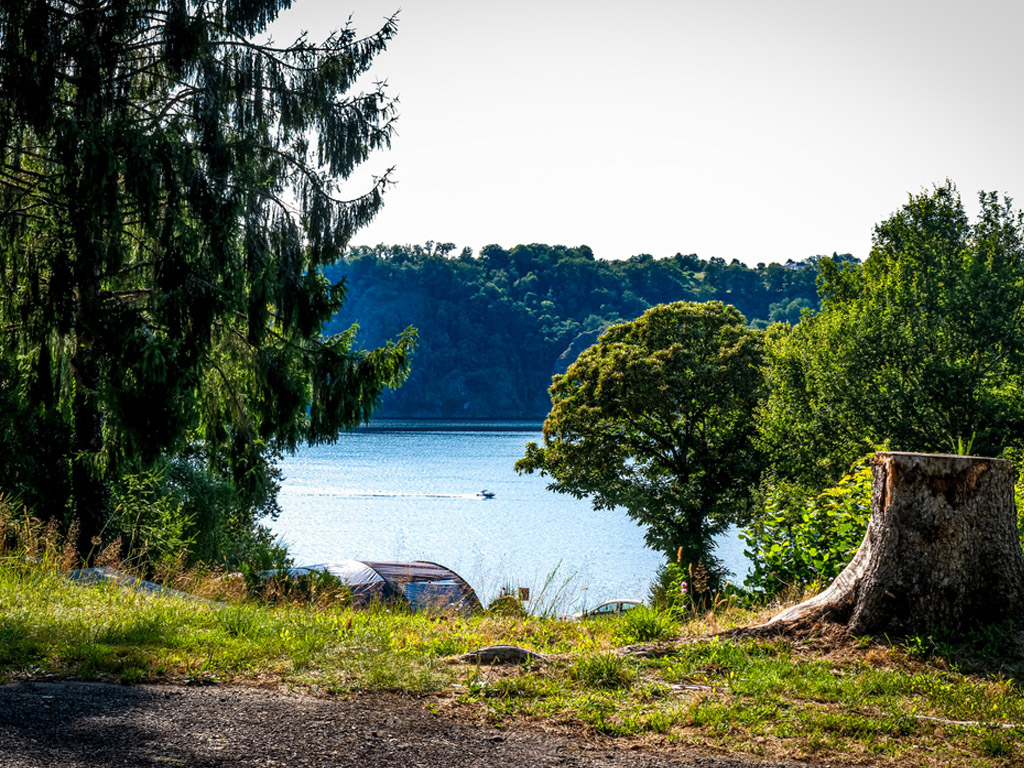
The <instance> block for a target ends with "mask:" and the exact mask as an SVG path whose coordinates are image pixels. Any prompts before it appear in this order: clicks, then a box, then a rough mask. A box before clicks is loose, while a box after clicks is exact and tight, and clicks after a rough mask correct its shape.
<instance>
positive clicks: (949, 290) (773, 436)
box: [759, 182, 1024, 489]
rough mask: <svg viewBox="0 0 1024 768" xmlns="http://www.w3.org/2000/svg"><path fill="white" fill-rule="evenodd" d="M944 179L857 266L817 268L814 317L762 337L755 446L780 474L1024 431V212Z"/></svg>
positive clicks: (813, 481)
mask: <svg viewBox="0 0 1024 768" xmlns="http://www.w3.org/2000/svg"><path fill="white" fill-rule="evenodd" d="M980 204H981V213H980V215H979V217H978V220H977V222H975V223H974V224H971V223H970V222H969V221H968V219H967V216H966V214H965V212H964V208H963V204H962V203H961V200H960V197H959V195H958V194H957V192H956V189H955V188H954V187H953V185H952V184H950V183H948V182H947V183H946V184H945V185H943V186H940V187H937V188H936V189H934V190H933V191H932V192H931V193H922V194H920V195H916V196H911V198H910V200H909V201H908V203H907V204H906V205H905V206H904V207H903V208H902V209H900V210H899V211H898V212H896V213H895V214H893V215H892V216H891V217H890V218H889V219H887V220H886V221H884V222H882V223H881V224H879V225H878V226H877V227H876V228H875V234H874V244H873V247H872V251H871V255H870V257H869V258H868V260H867V261H866V262H865V263H864V264H863V265H862V266H860V267H851V266H842V267H837V266H836V264H835V263H834V262H830V261H822V262H820V263H819V269H820V278H819V279H820V291H821V298H822V306H821V310H820V311H819V312H817V313H815V314H813V315H805V316H804V317H803V319H801V321H800V322H799V323H798V324H797V325H796V326H793V327H792V328H790V327H787V326H784V325H780V326H775V327H773V328H772V329H771V330H770V332H769V333H768V334H767V336H766V339H765V350H766V358H767V373H766V377H767V385H768V392H769V394H768V399H767V401H766V403H765V405H764V407H763V408H762V409H761V412H760V416H759V429H760V435H761V444H762V447H763V448H764V449H765V450H766V451H767V452H768V453H770V454H771V455H772V456H773V457H774V464H775V472H776V474H777V476H778V477H780V478H783V479H785V480H788V481H791V482H797V483H799V484H802V485H805V486H807V487H809V488H815V489H821V488H823V487H826V486H827V485H829V484H830V483H833V482H835V480H836V479H838V477H840V476H841V474H842V473H843V472H844V471H845V468H846V467H848V466H849V465H850V464H851V463H852V462H853V461H854V460H855V459H856V457H857V456H858V455H860V454H861V453H863V451H864V446H865V442H868V443H871V444H879V443H883V442H885V443H887V444H888V445H890V446H891V448H892V449H893V450H909V451H938V452H943V451H945V450H948V449H949V445H950V443H951V442H952V443H956V441H957V440H960V441H967V440H969V441H971V443H972V445H973V449H974V450H975V451H976V452H978V453H980V454H981V455H998V454H999V453H1000V452H1001V451H1002V450H1003V449H1004V448H1005V447H1006V446H1009V445H1017V444H1019V443H1020V435H1021V434H1024V431H1022V429H1024V217H1022V214H1021V213H1020V212H1018V211H1015V210H1014V209H1013V207H1012V204H1011V202H1010V201H1009V200H1008V199H1004V200H999V199H998V198H997V197H996V196H995V195H994V194H985V193H983V194H982V195H981V196H980Z"/></svg>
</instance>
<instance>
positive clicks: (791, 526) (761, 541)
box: [740, 457, 872, 594]
mask: <svg viewBox="0 0 1024 768" xmlns="http://www.w3.org/2000/svg"><path fill="white" fill-rule="evenodd" d="M869 460H870V457H867V458H865V459H863V460H862V461H861V462H859V463H858V464H857V465H856V466H855V467H853V469H852V470H850V471H849V472H848V473H847V474H845V475H843V477H842V479H841V480H840V481H839V482H838V483H837V484H836V485H834V486H833V487H831V488H828V489H827V490H825V491H823V492H822V493H820V494H817V495H812V496H810V497H807V496H806V495H801V494H800V493H799V492H794V490H793V489H792V488H785V487H784V486H775V487H774V488H773V489H772V493H771V494H770V495H769V498H768V499H767V500H766V501H765V503H764V509H763V512H762V514H760V515H759V516H758V517H757V519H756V520H755V521H754V523H753V524H752V525H751V526H750V527H749V528H747V529H746V530H745V531H744V532H743V533H741V534H740V536H741V538H742V539H743V540H744V541H745V542H746V543H747V544H748V545H749V549H747V551H746V553H745V554H746V555H747V557H749V558H750V560H751V562H752V563H753V570H752V572H751V574H750V576H748V577H747V582H746V583H747V585H748V586H749V587H752V588H754V589H758V590H761V591H763V592H765V593H767V594H774V593H776V592H778V591H780V590H784V589H787V588H789V589H797V590H800V591H802V590H803V589H804V588H805V587H806V588H810V589H816V588H820V587H823V586H826V585H827V584H828V583H829V582H831V581H832V579H834V578H835V577H836V576H838V575H839V573H840V572H841V571H842V570H843V568H845V567H846V565H847V563H849V562H850V560H852V559H853V555H854V553H856V551H857V548H858V547H860V544H861V542H862V541H863V539H864V532H865V531H866V530H867V527H868V520H869V519H870V517H871V480H872V475H871V466H870V463H869ZM787 491H789V492H788V493H787Z"/></svg>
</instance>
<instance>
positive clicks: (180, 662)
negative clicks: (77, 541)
mask: <svg viewBox="0 0 1024 768" xmlns="http://www.w3.org/2000/svg"><path fill="white" fill-rule="evenodd" d="M757 618H758V617H757V616H755V614H753V613H750V612H748V611H744V610H742V609H739V608H735V607H729V608H727V609H724V611H721V612H719V613H716V614H710V615H705V616H701V617H699V618H698V619H694V620H693V621H691V622H689V623H685V624H680V623H678V622H677V621H676V620H675V619H673V618H671V617H669V616H668V615H666V614H661V613H658V612H657V611H653V610H648V609H644V610H642V611H633V612H630V613H627V614H625V615H623V616H621V617H616V618H612V619H606V620H600V621H587V622H573V621H559V620H556V619H553V618H542V617H514V616H494V615H481V616H476V617H472V618H462V617H453V616H425V615H410V614H407V613H402V612H389V611H387V610H385V609H376V610H370V611H353V610H351V609H348V608H344V607H339V606H331V605H320V606H312V605H261V604H256V603H252V602H226V603H204V602H193V601H186V600H181V599H177V598H172V597H155V596H149V595H140V594H135V593H130V592H125V591H123V590H121V589H118V588H116V587H108V586H83V585H79V584H73V583H70V582H68V581H66V580H65V579H63V578H62V577H61V576H60V575H59V573H58V572H57V570H56V568H47V567H45V566H41V565H33V566H28V565H25V564H24V562H23V561H18V560H17V559H8V560H5V561H2V563H0V678H6V679H19V678H25V677H37V676H41V675H45V674H52V675H58V676H74V677H78V678H83V679H90V680H109V681H114V682H121V683H138V682H147V681H148V682H153V681H163V680H166V681H175V682H192V683H216V682H227V681H233V682H245V681H265V680H268V679H270V680H278V681H282V682H284V683H286V684H290V685H298V686H305V687H308V688H310V689H313V690H317V691H321V692H332V693H345V692H348V691H353V690H367V691H394V690H400V691H411V692H417V693H420V694H427V695H431V696H433V697H434V698H433V702H434V704H433V705H434V706H438V707H442V706H446V705H455V704H460V706H462V707H466V706H469V707H471V708H473V709H474V710H475V711H476V712H477V713H478V714H480V715H482V716H484V717H486V718H489V719H490V720H491V721H492V722H493V723H495V724H497V725H505V724H508V723H510V722H512V721H516V720H527V719H531V718H546V719H553V720H555V721H558V722H562V723H564V724H566V725H568V726H575V727H578V728H581V729H589V730H593V731H595V732H597V733H601V734H606V735H608V736H611V737H616V738H623V739H638V740H647V741H653V742H656V743H661V744H679V745H696V746H699V747H700V748H702V749H708V748H712V749H714V748H721V749H728V750H737V751H739V752H742V753H746V754H749V755H753V756H760V757H766V758H773V759H778V758H789V759H806V760H813V761H827V762H838V763H844V762H860V763H867V764H871V763H877V764H885V763H893V762H898V763H899V764H901V765H919V766H940V765H941V766H1004V765H1005V766H1010V765H1019V764H1021V762H1022V761H1024V750H1022V748H1021V743H1022V742H1024V727H1016V728H1014V729H1009V730H1006V729H1002V728H994V727H990V725H991V724H1003V723H1011V724H1018V726H1019V725H1020V724H1024V692H1022V689H1021V670H1022V669H1024V666H1021V659H1020V658H1017V657H1011V656H1008V655H1006V654H1007V653H1008V651H1007V644H1006V642H1005V640H1006V638H1005V637H1004V636H1002V635H1000V634H999V633H998V632H997V633H990V636H987V637H985V638H979V639H978V640H977V642H975V643H974V644H973V645H972V646H971V647H959V648H955V647H953V646H952V645H951V644H949V643H948V642H945V641H932V640H929V641H927V642H925V641H923V640H921V641H917V640H912V641H911V642H909V643H904V644H902V645H897V646H893V647H890V646H881V645H877V644H873V643H870V642H868V641H866V640H865V641H864V642H862V643H859V644H858V643H851V644H850V645H849V646H848V647H845V648H843V649H839V651H833V652H831V653H830V654H829V655H828V656H826V657H822V656H820V655H815V653H814V652H813V651H812V650H810V649H808V648H806V647H801V646H796V647H794V646H793V645H792V644H790V643H787V642H784V641H780V640H774V641H766V640H756V641H755V640H724V639H715V638H713V637H709V636H708V635H709V633H711V632H716V631H721V630H724V629H728V628H730V627H733V626H738V625H744V624H749V623H753V622H755V621H756V620H757ZM673 636H681V637H683V638H684V639H686V642H683V643H681V644H679V645H678V646H676V647H675V648H674V650H672V651H671V652H669V653H667V654H666V655H663V656H660V657H656V658H635V657H632V656H622V655H619V654H617V653H616V649H617V648H619V647H621V646H624V645H630V644H634V643H637V642H648V641H664V640H666V639H667V638H669V637H673ZM497 643H509V644H514V645H519V646H522V647H525V648H529V649H531V650H534V651H537V652H540V653H542V654H545V655H547V656H548V657H549V660H548V661H547V662H545V663H540V664H533V665H529V666H525V667H490V666H487V665H465V664H453V663H449V661H448V657H451V656H454V655H456V654H461V653H464V652H466V651H469V650H472V649H474V648H479V647H481V646H484V645H489V644H497ZM968 662H969V663H968ZM928 718H938V719H939V720H945V721H970V722H972V723H977V724H975V725H966V726H965V725H956V724H951V723H949V722H937V721H936V720H932V719H928Z"/></svg>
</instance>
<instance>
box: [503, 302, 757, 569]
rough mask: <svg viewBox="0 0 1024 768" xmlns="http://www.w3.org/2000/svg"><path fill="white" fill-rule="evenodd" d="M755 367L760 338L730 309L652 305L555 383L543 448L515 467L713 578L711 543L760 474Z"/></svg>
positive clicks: (715, 305) (532, 445)
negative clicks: (620, 515)
mask: <svg viewBox="0 0 1024 768" xmlns="http://www.w3.org/2000/svg"><path fill="white" fill-rule="evenodd" d="M761 358H762V352H761V341H760V333H758V332H757V331H752V330H750V329H748V328H747V327H746V326H745V323H744V319H743V316H742V315H741V314H740V313H739V312H738V311H737V310H736V309H735V308H733V307H730V306H725V305H724V304H721V303H720V302H708V303H706V304H696V303H687V302H678V303H675V304H665V305H659V306H656V307H653V308H652V309H649V310H648V311H647V312H645V313H644V314H643V315H642V316H641V317H639V318H638V319H636V320H633V321H632V322H629V323H623V324H621V325H616V326H612V327H611V328H609V329H608V330H607V331H606V332H605V333H604V334H602V335H601V337H600V338H599V339H598V341H597V343H596V344H594V345H593V346H592V347H590V348H588V349H587V350H585V351H584V352H583V353H582V354H581V355H580V356H579V358H578V359H577V360H576V362H575V363H573V364H572V365H571V366H570V367H569V369H568V370H567V371H566V373H565V374H564V375H561V376H556V377H555V379H554V383H553V385H552V387H551V390H550V391H551V402H552V407H551V412H550V413H549V414H548V417H547V420H546V421H545V422H544V442H543V445H537V444H536V443H530V444H529V445H528V446H527V448H526V455H525V457H523V458H522V459H520V460H519V461H518V462H517V463H516V469H517V470H519V471H520V472H535V471H539V472H541V473H542V474H545V475H549V476H550V477H551V478H552V483H551V484H550V485H549V486H548V487H549V488H550V489H551V490H554V491H557V492H559V493H568V494H571V495H573V496H575V497H577V498H584V497H589V498H590V499H591V500H592V503H593V505H594V507H595V509H611V508H614V507H623V508H625V510H626V512H627V513H628V514H629V516H630V517H632V518H633V519H635V520H636V521H637V522H639V523H641V524H642V525H645V526H646V527H647V533H646V541H647V543H648V545H649V546H651V547H652V548H654V549H657V550H659V551H661V552H663V553H664V554H665V555H666V556H667V558H668V559H669V560H670V561H675V560H677V559H679V560H680V562H682V563H683V564H684V565H685V564H692V565H695V566H696V565H702V566H704V568H706V569H707V570H708V572H709V573H710V574H711V575H712V577H713V579H714V578H717V577H718V576H719V575H720V574H721V567H720V564H719V563H718V562H717V560H716V559H715V558H714V555H713V548H714V537H715V536H716V535H718V534H720V533H721V532H723V531H724V530H725V529H726V528H727V527H728V525H729V524H730V523H731V522H733V521H736V520H737V519H738V518H739V517H740V516H741V515H742V513H743V512H744V511H745V509H746V506H747V501H748V491H749V488H750V486H751V485H752V484H753V483H754V482H755V480H756V478H757V476H758V472H759V470H760V466H761V464H760V456H759V454H758V453H757V451H756V450H755V448H754V445H753V431H754V426H753V419H752V413H753V411H754V408H755V406H756V405H757V402H758V399H759V397H760V395H761V371H760V364H761ZM680 549H681V552H678V550H680Z"/></svg>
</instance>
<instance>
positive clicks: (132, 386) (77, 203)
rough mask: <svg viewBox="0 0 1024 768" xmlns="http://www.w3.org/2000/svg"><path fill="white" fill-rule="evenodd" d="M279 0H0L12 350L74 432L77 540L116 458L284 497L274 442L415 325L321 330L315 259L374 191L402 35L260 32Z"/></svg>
mask: <svg viewBox="0 0 1024 768" xmlns="http://www.w3.org/2000/svg"><path fill="white" fill-rule="evenodd" d="M289 4H290V3H289V2H287V0H245V2H242V1H241V0H210V1H209V2H193V1H190V0H142V1H141V2H132V3H128V2H123V1H121V0H116V1H114V2H93V1H92V0H87V1H86V2H82V3H70V4H69V3H63V2H55V1H54V0H9V1H6V0H5V2H4V3H3V4H2V6H0V150H2V153H3V159H2V168H0V292H2V295H3V302H2V303H0V354H2V355H3V357H4V358H5V359H7V360H8V361H9V362H10V364H11V365H13V366H15V367H16V369H17V371H18V377H17V387H18V389H19V395H18V397H19V398H20V400H21V401H22V402H24V403H25V407H26V408H28V409H30V410H32V412H34V413H36V412H38V413H41V414H43V415H49V414H59V416H60V418H61V419H62V420H63V422H64V423H65V424H66V425H67V428H68V430H69V433H70V438H69V440H68V443H67V445H66V457H67V460H68V461H69V462H70V466H71V469H70V475H71V488H72V493H71V502H70V504H69V508H70V512H71V513H72V514H73V515H75V516H77V517H78V518H80V521H81V533H82V546H83V548H85V549H88V547H89V541H90V539H91V538H92V537H93V536H95V535H97V534H98V533H99V532H100V531H101V530H102V528H103V525H104V523H105V521H106V520H107V518H108V516H109V512H110V509H111V502H110V495H109V494H110V489H111V488H112V484H113V483H114V482H115V481H116V480H117V478H119V477H122V476H125V475H128V474H132V473H137V472H145V471H146V470H147V469H148V468H150V467H153V466H155V465H157V464H159V463H161V462H165V461H166V460H167V459H168V457H173V456H183V457H185V460H186V461H188V462H191V463H193V464H198V465H200V466H201V467H202V469H203V471H205V472H207V473H210V474H211V475H212V476H215V477H218V478H224V479H227V480H229V481H230V483H231V484H232V486H233V488H234V489H235V492H236V494H237V495H238V498H239V499H240V500H241V501H240V503H239V505H238V506H239V508H240V509H248V510H250V512H251V513H252V514H256V512H257V511H259V510H263V511H265V510H267V509H272V508H273V507H274V502H273V498H274V491H275V486H274V482H273V480H274V474H273V469H272V464H273V458H274V456H275V454H276V452H277V451H281V450H290V449H293V448H294V447H295V446H296V445H297V444H299V443H300V442H301V441H306V440H308V441H313V442H316V441H329V440H332V439H334V438H335V436H336V434H337V431H338V430H339V429H341V428H345V427H352V426H354V425H356V424H358V423H359V422H360V421H362V420H364V419H366V418H367V417H368V416H369V415H370V413H371V411H372V410H373V408H374V406H375V403H376V402H377V399H378V397H379V395H380V393H381V391H382V389H383V388H384V387H385V386H394V385H397V384H398V383H400V381H401V380H402V378H403V375H404V373H405V371H406V365H407V357H408V353H409V350H410V346H411V344H412V343H413V339H412V336H411V334H407V335H404V336H403V337H402V338H401V339H400V340H399V341H398V343H397V344H394V345H388V346H386V347H383V348H380V349H375V350H369V351H361V352H360V351H356V350H355V347H354V331H353V330H350V331H348V332H343V333H340V334H338V335H336V336H333V337H322V336H321V327H322V324H323V323H324V321H325V320H327V319H328V318H330V317H331V316H332V315H333V314H334V313H335V312H336V311H337V310H338V308H339V307H340V305H341V303H342V300H343V298H344V290H343V286H342V285H332V284H330V283H329V282H327V281H326V280H325V279H324V277H323V276H322V274H321V269H322V268H323V267H324V266H325V265H329V264H331V263H333V262H335V261H336V260H338V259H339V258H340V257H341V254H342V251H343V249H344V247H345V246H346V245H347V244H348V242H349V240H350V238H351V237H352V235H353V233H354V232H355V231H356V230H357V229H358V228H359V227H360V226H362V225H364V224H366V223H367V222H368V221H369V220H370V219H371V218H372V217H373V216H374V214H375V213H376V212H377V210H378V208H379V207H380V205H381V200H382V198H381V194H382V191H383V189H384V187H385V185H386V183H387V177H386V176H385V177H383V178H381V179H378V180H377V181H376V182H375V183H374V184H373V185H372V188H370V189H369V190H368V191H363V192H362V193H360V194H358V195H355V196H352V197H349V196H348V195H345V194H343V186H344V185H343V182H344V180H346V179H347V178H348V177H349V175H350V174H351V173H352V171H353V170H354V169H355V167H356V166H357V165H358V164H359V163H360V162H362V161H363V160H365V159H366V157H367V156H368V154H369V153H370V152H371V151H373V150H374V149H376V148H379V147H383V146H386V145H388V143H389V141H390V137H391V134H392V121H393V118H394V103H393V101H392V100H391V99H389V97H388V96H387V95H386V93H385V92H384V91H383V89H382V86H376V87H374V88H373V89H371V90H369V91H367V92H360V93H354V94H353V93H350V90H351V89H352V87H353V84H354V82H355V80H356V78H357V77H358V76H359V75H361V74H362V73H364V72H366V71H367V70H368V68H369V67H370V65H371V62H372V61H373V59H374V57H375V56H376V54H378V53H379V52H380V51H382V50H383V49H384V47H385V46H386V44H387V43H388V41H389V40H390V39H391V37H392V36H393V34H394V32H395V23H394V20H389V21H388V22H387V23H386V24H384V26H383V27H382V28H381V29H380V30H379V31H377V32H376V33H374V34H371V35H370V36H368V37H365V38H359V37H357V35H356V34H355V32H354V30H352V29H351V28H350V27H346V28H345V29H343V30H341V31H338V32H335V33H333V34H332V35H330V36H329V37H328V38H327V39H326V40H325V41H324V42H322V43H312V42H309V41H308V40H307V39H306V38H305V37H302V38H300V39H299V40H297V41H296V42H294V43H292V44H290V45H285V46H278V45H274V44H272V43H269V42H268V43H266V44H259V43H257V42H254V36H255V35H258V34H259V33H261V32H262V31H263V30H265V29H266V27H267V24H268V23H269V22H270V21H272V20H273V19H274V18H275V17H276V15H277V14H278V12H279V11H280V10H281V9H283V8H286V7H287V6H288V5H289Z"/></svg>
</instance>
